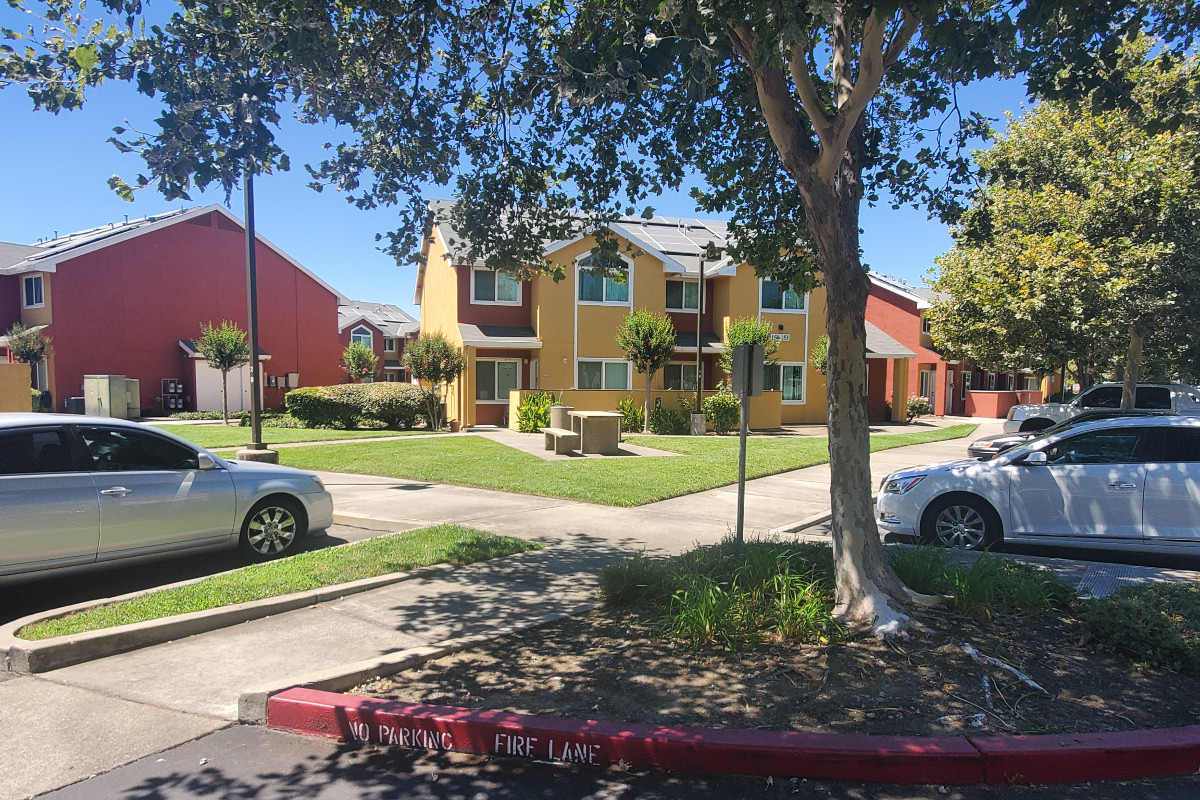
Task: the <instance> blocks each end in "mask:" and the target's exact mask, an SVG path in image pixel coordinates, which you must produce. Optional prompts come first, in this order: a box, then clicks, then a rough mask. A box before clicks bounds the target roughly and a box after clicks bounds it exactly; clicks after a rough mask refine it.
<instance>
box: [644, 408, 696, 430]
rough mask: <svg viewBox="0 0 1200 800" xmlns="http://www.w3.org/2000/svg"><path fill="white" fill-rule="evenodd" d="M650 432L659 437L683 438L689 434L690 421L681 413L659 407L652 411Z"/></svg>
mask: <svg viewBox="0 0 1200 800" xmlns="http://www.w3.org/2000/svg"><path fill="white" fill-rule="evenodd" d="M650 432H651V433H657V434H658V435H659V436H681V435H683V434H685V433H687V432H688V419H687V417H686V416H684V415H683V414H681V413H680V412H678V411H676V410H674V409H672V408H667V407H666V406H658V407H657V408H652V409H650Z"/></svg>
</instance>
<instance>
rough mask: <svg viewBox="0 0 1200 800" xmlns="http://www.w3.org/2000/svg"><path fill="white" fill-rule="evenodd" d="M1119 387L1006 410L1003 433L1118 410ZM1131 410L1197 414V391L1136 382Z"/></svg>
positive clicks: (1177, 385)
mask: <svg viewBox="0 0 1200 800" xmlns="http://www.w3.org/2000/svg"><path fill="white" fill-rule="evenodd" d="M1121 391H1122V385H1121V384H1119V383H1098V384H1096V385H1095V386H1093V387H1092V388H1090V389H1088V390H1087V391H1086V392H1083V393H1082V394H1080V395H1078V396H1077V397H1076V398H1075V399H1073V400H1072V401H1071V402H1069V403H1023V404H1021V405H1016V406H1013V407H1012V408H1010V409H1009V410H1008V417H1007V418H1006V419H1005V420H1004V432H1005V433H1028V432H1036V431H1043V430H1045V429H1046V428H1049V427H1050V426H1051V425H1053V424H1055V423H1056V422H1063V421H1064V420H1068V419H1071V418H1072V417H1076V416H1079V415H1080V414H1082V413H1083V412H1084V411H1088V410H1092V409H1099V408H1109V409H1114V408H1120V407H1121ZM1133 405H1134V408H1138V409H1142V410H1144V411H1176V412H1178V411H1185V410H1189V409H1190V410H1193V411H1195V412H1200V389H1197V388H1196V387H1195V386H1189V385H1187V384H1186V383H1139V384H1138V385H1137V395H1136V396H1135V397H1134V404H1133Z"/></svg>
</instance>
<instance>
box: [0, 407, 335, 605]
mask: <svg viewBox="0 0 1200 800" xmlns="http://www.w3.org/2000/svg"><path fill="white" fill-rule="evenodd" d="M0 509H2V511H3V517H2V519H0V582H11V581H15V580H17V579H28V578H31V577H32V578H37V577H42V576H48V575H50V574H54V573H61V572H65V571H75V570H82V569H87V568H91V567H97V566H101V565H111V564H113V563H116V562H133V561H138V560H149V559H152V558H163V557H167V556H177V555H181V554H189V553H200V552H203V551H208V550H217V549H221V548H233V547H240V548H241V550H242V552H243V553H244V555H245V556H246V558H247V559H248V560H251V561H264V560H267V559H271V558H277V557H279V556H283V555H287V554H289V553H291V552H292V551H293V550H294V549H295V548H296V541H297V540H298V539H299V538H300V537H302V536H304V535H305V534H307V533H308V532H309V531H311V530H321V529H324V528H327V527H328V526H329V525H331V524H332V522H333V500H332V498H331V497H330V496H329V493H328V492H327V491H325V487H324V486H323V485H322V484H321V481H320V479H319V478H318V477H317V476H315V475H313V474H311V473H308V472H303V471H301V470H298V469H292V468H290V467H281V466H278V465H275V464H259V463H254V462H247V461H227V460H225V459H222V458H219V457H217V456H216V455H214V454H212V453H210V452H209V451H207V450H205V449H203V448H199V447H196V446H195V445H193V444H191V443H190V442H187V441H184V440H183V439H181V438H179V437H177V436H172V435H171V434H169V433H164V432H162V431H158V430H155V429H153V428H150V427H148V426H145V425H140V424H138V423H136V422H127V421H124V420H118V419H111V418H108V417H83V416H77V415H74V414H0Z"/></svg>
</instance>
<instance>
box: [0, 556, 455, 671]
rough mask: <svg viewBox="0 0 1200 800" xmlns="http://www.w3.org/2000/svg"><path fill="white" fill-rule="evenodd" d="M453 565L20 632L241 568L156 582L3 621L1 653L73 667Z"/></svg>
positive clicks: (23, 665)
mask: <svg viewBox="0 0 1200 800" xmlns="http://www.w3.org/2000/svg"><path fill="white" fill-rule="evenodd" d="M347 544H353V542H348V543H347ZM345 546H346V545H345V544H342V545H337V547H345ZM329 549H333V548H329ZM453 568H454V566H453V565H452V564H431V565H429V566H427V567H419V568H417V569H414V570H412V571H410V572H392V573H389V574H387V575H377V576H375V577H373V578H363V579H361V580H357V581H351V582H349V583H339V584H335V585H332V586H325V587H322V588H320V589H310V590H308V591H304V592H293V593H292V594H285V595H279V596H277V597H266V598H263V599H262V600H252V601H250V602H248V603H237V604H235V605H229V606H221V607H219V608H212V609H206V610H204V611H193V612H191V613H188V614H177V615H175V616H172V617H163V618H161V619H152V620H147V621H146V622H136V623H133V624H131V625H118V626H116V627H112V628H101V629H100V630H95V631H87V632H85V633H78V634H74V635H71V636H57V637H54V638H52V639H39V640H34V639H21V638H19V637H18V636H17V635H16V634H17V631H19V630H20V629H21V628H23V627H25V626H26V625H29V624H32V623H34V622H41V621H43V620H48V619H57V618H59V617H64V616H67V615H68V614H72V613H75V612H78V611H84V610H86V609H89V608H95V607H97V606H104V605H111V604H113V603H119V602H122V601H125V600H132V599H134V598H137V597H142V596H144V595H147V594H153V593H154V592H160V591H163V590H165V589H172V588H175V587H178V586H187V585H189V584H193V583H198V582H200V581H202V580H207V579H208V578H211V577H215V575H225V574H228V573H229V572H236V571H237V570H228V571H226V572H219V573H215V575H205V576H203V577H200V578H192V579H190V580H186V581H179V582H177V583H171V584H167V585H164V586H156V587H154V588H152V589H144V590H142V591H138V592H130V593H129V594H124V595H120V596H117V597H111V598H107V599H104V600H92V601H88V602H85V603H77V604H75V605H71V606H65V607H63V608H56V609H54V610H53V611H41V612H38V613H36V614H31V615H29V616H27V617H22V618H20V619H17V620H14V621H12V622H9V623H6V624H5V625H3V626H0V655H3V657H4V666H5V668H6V669H7V670H8V671H10V672H17V673H38V672H48V671H49V670H52V669H58V668H60V667H69V666H71V665H72V664H79V663H81V662H84V661H92V660H94V659H97V658H104V657H105V656H111V655H116V654H117V653H124V652H127V651H129V650H137V649H139V648H142V647H148V646H150V645H154V644H161V643H163V642H169V641H172V640H175V639H182V638H183V637H185V636H191V635H193V634H196V633H205V632H207V631H212V630H216V629H218V628H225V627H228V626H230V625H237V624H238V623H241V622H248V621H250V620H254V619H261V618H262V617H269V616H271V615H273V614H279V613H282V612H284V611H293V610H295V609H297V608H304V607H306V606H311V605H316V604H317V603H324V602H328V601H330V600H337V599H338V598H341V597H345V596H347V595H351V594H357V593H359V592H366V591H370V590H371V589H379V588H381V587H384V586H389V585H391V584H393V583H399V582H401V581H406V580H411V579H412V578H421V577H427V576H429V575H435V574H438V573H440V572H443V571H445V570H448V569H453Z"/></svg>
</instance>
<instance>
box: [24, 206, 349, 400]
mask: <svg viewBox="0 0 1200 800" xmlns="http://www.w3.org/2000/svg"><path fill="white" fill-rule="evenodd" d="M256 254H257V266H258V298H259V327H260V333H259V342H260V345H261V348H262V350H263V353H264V357H263V374H264V376H265V379H264V389H263V401H264V404H265V405H266V406H267V407H275V406H279V405H281V404H282V402H283V395H284V393H285V392H286V391H287V390H288V388H291V387H295V386H299V385H304V386H309V385H323V384H332V383H339V382H340V381H341V380H342V379H343V375H342V372H341V370H340V368H339V366H338V364H339V360H340V358H341V351H342V345H341V344H340V343H339V340H338V336H337V331H338V327H339V325H338V306H339V304H342V303H347V302H348V301H347V300H346V298H345V297H343V296H342V295H341V294H340V293H339V292H338V291H337V290H335V289H334V288H333V287H331V286H329V284H327V283H325V282H324V281H323V280H321V279H320V278H319V277H318V276H317V275H315V274H313V273H312V272H310V271H309V270H308V269H306V268H305V267H303V266H302V265H301V264H299V263H298V262H296V261H295V260H294V259H292V258H290V257H289V256H288V255H287V254H286V253H284V252H283V251H282V250H280V249H279V248H278V247H276V246H275V245H274V244H272V243H270V242H269V241H267V240H266V239H264V238H263V237H261V236H259V237H258V242H257V250H256ZM226 319H228V320H233V321H234V322H236V323H237V324H238V325H239V326H241V327H242V328H243V329H245V328H246V327H247V322H246V261H245V231H244V229H243V227H242V224H241V221H240V220H238V219H237V217H235V216H233V215H232V214H231V213H230V212H229V211H227V210H226V209H224V208H222V207H221V206H218V205H209V206H204V207H201V208H194V209H189V210H184V211H174V212H169V213H166V214H160V215H157V216H153V217H146V218H145V219H139V220H133V221H129V222H125V223H114V224H112V225H106V226H102V227H99V228H92V229H90V230H86V231H80V232H78V233H73V234H69V235H66V236H60V237H56V238H54V239H50V240H48V241H43V242H38V243H36V244H32V245H20V244H4V243H0V334H2V333H3V332H4V331H6V330H8V329H9V327H10V326H11V325H12V323H13V322H16V321H20V322H23V323H24V324H25V325H28V326H34V327H41V328H42V329H43V330H44V331H45V333H46V335H48V336H49V337H50V338H51V340H52V342H53V353H52V354H51V356H50V357H49V358H48V359H46V360H45V361H44V362H43V363H42V364H40V365H37V366H36V367H35V368H34V369H33V375H32V382H33V385H34V387H35V388H39V389H43V390H48V391H49V392H50V397H51V398H52V402H51V407H52V408H54V409H56V410H63V409H65V407H66V400H67V398H70V397H78V396H81V395H82V394H83V382H84V376H85V375H91V374H119V375H125V376H126V377H129V378H137V379H139V380H140V390H141V405H142V408H143V409H144V410H146V411H148V412H149V411H156V412H157V411H163V410H177V408H178V407H179V406H178V405H176V404H179V405H181V406H182V408H184V409H195V408H197V407H200V408H220V395H219V384H220V378H219V374H218V373H216V371H215V370H211V369H209V368H208V367H207V365H205V364H204V363H203V361H202V360H201V359H200V358H199V357H198V355H197V354H196V353H195V350H194V348H193V347H192V340H193V339H194V338H195V337H196V336H198V335H199V333H200V326H201V324H202V323H206V322H214V323H219V322H220V321H221V320H226ZM248 372H249V371H248V370H243V371H242V374H241V375H239V374H237V373H233V374H231V376H230V384H231V387H230V389H231V390H230V397H231V407H232V408H240V407H242V402H243V401H244V402H246V403H248V400H249V389H248ZM169 389H177V390H179V391H177V392H176V393H174V394H168V390H169Z"/></svg>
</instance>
